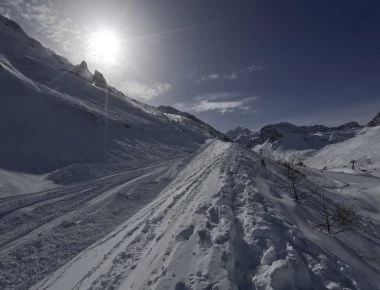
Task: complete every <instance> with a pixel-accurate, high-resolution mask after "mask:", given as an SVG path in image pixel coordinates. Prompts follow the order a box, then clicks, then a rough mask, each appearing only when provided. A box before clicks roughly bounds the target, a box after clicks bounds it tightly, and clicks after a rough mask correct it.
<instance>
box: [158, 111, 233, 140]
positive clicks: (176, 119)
mask: <svg viewBox="0 0 380 290" xmlns="http://www.w3.org/2000/svg"><path fill="white" fill-rule="evenodd" d="M158 110H160V111H161V112H163V113H164V114H165V115H166V116H167V117H168V118H169V119H170V120H172V122H173V123H175V124H180V125H181V126H184V127H185V128H187V129H190V130H192V131H196V132H199V133H201V134H204V135H206V136H207V137H209V138H218V139H221V140H225V141H228V138H227V137H226V136H225V135H224V134H222V133H220V132H219V131H218V130H216V129H214V128H213V127H211V126H210V125H209V124H207V123H205V122H203V121H202V120H200V119H198V118H197V117H195V116H194V115H191V114H189V113H187V112H181V111H179V110H177V109H175V108H173V107H170V106H159V107H158Z"/></svg>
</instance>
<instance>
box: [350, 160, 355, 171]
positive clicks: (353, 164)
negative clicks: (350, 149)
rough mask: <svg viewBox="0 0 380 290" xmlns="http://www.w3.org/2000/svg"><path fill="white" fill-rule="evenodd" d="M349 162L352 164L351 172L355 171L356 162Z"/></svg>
mask: <svg viewBox="0 0 380 290" xmlns="http://www.w3.org/2000/svg"><path fill="white" fill-rule="evenodd" d="M350 162H351V163H352V170H355V163H356V160H351V161H350Z"/></svg>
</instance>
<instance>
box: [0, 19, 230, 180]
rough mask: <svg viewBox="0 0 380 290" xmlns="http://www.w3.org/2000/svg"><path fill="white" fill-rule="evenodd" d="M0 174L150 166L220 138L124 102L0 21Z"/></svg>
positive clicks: (188, 120) (99, 80)
mask: <svg viewBox="0 0 380 290" xmlns="http://www.w3.org/2000/svg"><path fill="white" fill-rule="evenodd" d="M0 32H1V33H0V41H1V43H0V82H1V83H2V84H3V86H2V88H1V98H0V115H1V123H0V134H1V136H3V138H2V142H1V146H2V148H1V149H2V150H1V152H0V166H1V167H2V168H5V169H8V170H15V171H24V172H30V173H45V172H49V171H52V170H55V169H58V168H62V167H64V166H67V165H70V164H77V163H104V162H116V161H125V160H130V161H133V160H143V159H157V158H160V157H162V156H165V155H168V154H172V153H173V152H175V154H178V152H180V151H183V152H189V151H193V150H195V149H196V148H197V147H198V146H199V145H200V144H202V143H204V142H205V140H206V139H208V138H224V136H223V134H221V133H219V132H217V131H216V130H215V129H213V128H211V126H209V125H205V124H202V123H201V122H194V118H193V117H190V115H189V116H187V115H186V114H184V113H182V115H181V116H182V118H183V121H181V122H173V121H172V120H173V118H171V117H170V116H168V115H167V114H165V113H163V112H162V111H161V110H159V109H157V108H155V107H151V106H148V105H146V104H143V103H140V102H138V101H136V100H133V99H130V98H128V97H127V96H125V95H124V94H122V93H121V92H119V91H117V90H116V89H114V88H112V87H110V86H108V85H107V83H106V80H105V79H104V77H103V75H102V74H101V73H100V72H98V71H95V73H94V74H93V73H91V72H90V71H89V69H88V67H87V64H86V62H85V61H82V62H81V63H80V64H79V65H72V64H70V63H69V62H68V61H67V60H66V59H64V58H63V57H61V56H59V55H57V54H55V53H54V52H52V51H51V50H49V49H47V48H45V47H43V46H42V45H41V44H40V43H38V42H37V41H36V40H34V39H32V38H30V37H29V36H28V35H27V34H26V33H25V32H24V31H23V30H22V29H21V27H20V26H19V25H18V24H17V23H15V22H13V21H11V20H9V19H7V18H5V17H2V16H1V17H0Z"/></svg>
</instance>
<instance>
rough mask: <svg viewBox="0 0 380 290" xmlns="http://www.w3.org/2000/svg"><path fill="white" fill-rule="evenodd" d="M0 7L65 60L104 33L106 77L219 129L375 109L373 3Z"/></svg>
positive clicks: (377, 50)
mask: <svg viewBox="0 0 380 290" xmlns="http://www.w3.org/2000/svg"><path fill="white" fill-rule="evenodd" d="M1 3H2V4H0V12H1V13H2V14H4V15H6V16H9V17H10V18H12V19H13V20H15V21H17V22H19V23H20V24H21V25H22V26H23V27H24V29H25V30H26V31H27V32H28V33H29V34H31V35H32V36H33V37H35V38H36V39H38V40H39V41H41V42H42V43H43V44H45V45H46V46H48V47H50V48H52V49H53V50H56V51H58V52H59V53H61V54H63V55H64V56H66V57H67V58H69V59H70V60H71V61H73V62H74V63H77V62H79V61H80V60H82V59H86V53H85V51H84V50H83V49H82V47H83V43H85V42H86V40H87V39H88V37H89V34H91V33H92V32H93V31H95V30H97V29H103V30H104V29H108V30H112V31H114V32H116V34H117V35H118V37H119V39H120V40H122V48H121V51H120V52H121V53H120V55H119V56H120V57H119V61H118V63H117V64H113V65H105V64H102V63H97V62H96V61H91V60H88V59H87V60H88V62H89V64H90V68H91V69H99V70H100V71H102V72H103V73H104V74H105V76H106V78H107V80H108V81H109V83H111V84H112V85H114V86H116V87H117V88H119V89H121V90H122V91H124V92H127V93H128V94H129V95H131V96H133V97H135V98H139V99H140V100H143V101H145V102H148V103H150V104H153V105H160V104H163V105H171V106H175V107H177V108H180V109H182V110H185V111H189V112H191V113H193V114H195V115H197V116H198V117H200V118H201V119H203V120H205V121H206V122H209V123H210V124H212V125H213V126H215V127H216V128H217V129H220V130H222V131H226V130H228V129H231V128H234V127H236V126H238V125H241V126H244V127H247V128H250V129H253V130H257V129H260V128H261V127H262V126H263V125H266V124H268V123H274V122H279V121H288V122H293V123H295V124H315V123H322V124H326V125H336V124H339V123H343V122H346V121H351V120H356V121H359V122H360V123H365V122H367V121H368V120H369V119H370V118H372V117H373V116H374V115H375V114H376V113H377V112H378V111H380V1H377V0H374V1H359V0H358V1H349V0H341V1H339V0H335V1H331V0H326V1H324V0H318V1H305V0H299V1H292V0H290V1H283V0H278V1H268V0H262V1H253V0H252V1H248V0H247V1H243V0H242V1H236V0H235V1H223V0H214V1H213V0H199V1H196V0H194V1H189V0H155V1H153V0H150V1H148V0H146V1H144V0H139V1H122V0H113V1H104V0H103V1H100V0H87V1H76V0H64V1H63V0H62V1H49V0H28V1H27V0H2V1H1Z"/></svg>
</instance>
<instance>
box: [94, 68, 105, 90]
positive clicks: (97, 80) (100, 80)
mask: <svg viewBox="0 0 380 290" xmlns="http://www.w3.org/2000/svg"><path fill="white" fill-rule="evenodd" d="M92 82H93V83H94V84H95V85H96V86H98V87H101V88H106V87H107V82H106V79H105V78H104V76H103V74H102V73H100V72H99V71H97V70H95V73H94V76H93V77H92Z"/></svg>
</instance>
